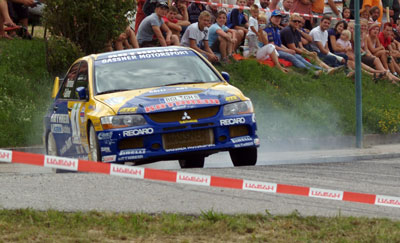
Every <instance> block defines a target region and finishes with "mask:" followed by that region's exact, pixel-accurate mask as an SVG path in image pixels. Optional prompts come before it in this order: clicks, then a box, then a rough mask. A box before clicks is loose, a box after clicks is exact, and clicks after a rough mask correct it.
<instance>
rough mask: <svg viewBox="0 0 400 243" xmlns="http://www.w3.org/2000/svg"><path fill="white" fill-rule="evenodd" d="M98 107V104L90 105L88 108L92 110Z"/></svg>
mask: <svg viewBox="0 0 400 243" xmlns="http://www.w3.org/2000/svg"><path fill="white" fill-rule="evenodd" d="M95 109H96V106H95V105H89V107H88V110H91V111H93V110H95Z"/></svg>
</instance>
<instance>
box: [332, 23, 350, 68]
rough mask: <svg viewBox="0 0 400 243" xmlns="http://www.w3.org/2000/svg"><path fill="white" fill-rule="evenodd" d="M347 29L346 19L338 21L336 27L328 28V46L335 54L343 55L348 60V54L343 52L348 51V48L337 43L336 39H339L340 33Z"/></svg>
mask: <svg viewBox="0 0 400 243" xmlns="http://www.w3.org/2000/svg"><path fill="white" fill-rule="evenodd" d="M345 29H347V22H346V20H340V21H339V22H337V23H336V25H335V28H333V29H329V30H328V47H329V50H330V51H331V52H332V53H334V54H335V55H338V56H341V57H343V58H344V59H346V60H348V56H347V55H346V54H343V52H346V50H345V49H344V48H343V47H341V46H339V45H337V44H336V40H337V39H339V37H340V34H341V33H342V31H343V30H345Z"/></svg>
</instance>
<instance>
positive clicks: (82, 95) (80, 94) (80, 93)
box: [75, 87, 87, 100]
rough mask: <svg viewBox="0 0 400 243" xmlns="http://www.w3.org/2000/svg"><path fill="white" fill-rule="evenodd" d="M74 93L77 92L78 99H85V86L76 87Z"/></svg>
mask: <svg viewBox="0 0 400 243" xmlns="http://www.w3.org/2000/svg"><path fill="white" fill-rule="evenodd" d="M75 91H76V93H77V94H78V97H79V99H80V100H86V99H87V95H86V88H85V87H78V88H76V90H75Z"/></svg>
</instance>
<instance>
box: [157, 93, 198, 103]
mask: <svg viewBox="0 0 400 243" xmlns="http://www.w3.org/2000/svg"><path fill="white" fill-rule="evenodd" d="M199 99H200V97H199V96H198V95H178V96H170V97H166V98H164V101H165V103H170V102H177V101H182V100H199Z"/></svg>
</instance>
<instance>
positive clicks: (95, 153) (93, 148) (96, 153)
mask: <svg viewBox="0 0 400 243" xmlns="http://www.w3.org/2000/svg"><path fill="white" fill-rule="evenodd" d="M89 159H90V160H92V161H101V154H100V147H99V141H98V140H97V135H96V131H95V130H94V127H93V125H92V124H90V126H89Z"/></svg>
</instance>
